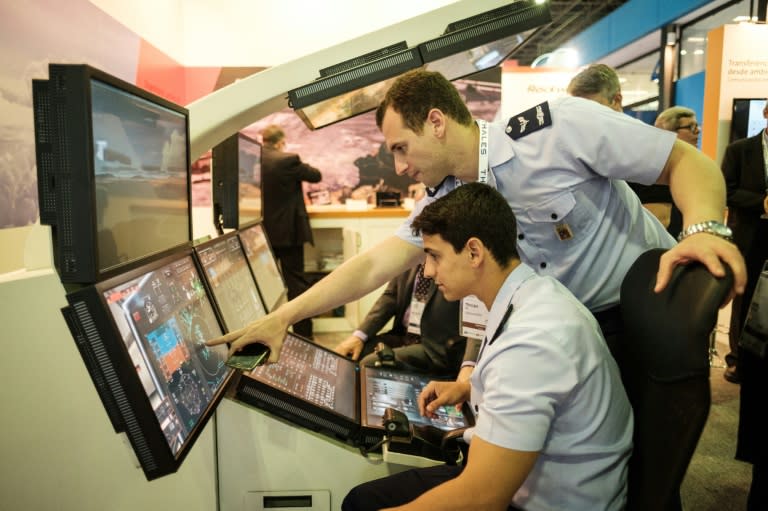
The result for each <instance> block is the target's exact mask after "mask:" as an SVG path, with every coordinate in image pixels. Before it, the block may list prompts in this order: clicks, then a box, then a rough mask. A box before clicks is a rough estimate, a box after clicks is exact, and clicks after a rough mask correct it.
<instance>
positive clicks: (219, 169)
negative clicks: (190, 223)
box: [211, 132, 264, 229]
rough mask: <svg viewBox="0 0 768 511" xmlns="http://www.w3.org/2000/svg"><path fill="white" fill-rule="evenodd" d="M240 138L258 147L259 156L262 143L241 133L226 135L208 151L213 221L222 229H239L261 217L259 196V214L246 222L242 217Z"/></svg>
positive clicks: (261, 201) (261, 200)
mask: <svg viewBox="0 0 768 511" xmlns="http://www.w3.org/2000/svg"><path fill="white" fill-rule="evenodd" d="M241 141H246V142H247V143H249V144H253V145H254V146H257V147H258V148H259V154H260V155H261V149H262V145H261V143H260V142H259V141H258V140H255V139H253V138H251V137H249V136H248V135H245V134H244V133H241V132H239V133H235V134H234V135H232V136H230V137H228V138H226V139H225V140H224V141H223V142H221V143H220V144H218V145H217V146H216V147H214V148H213V149H212V150H211V201H212V204H213V222H214V225H216V226H218V227H219V228H222V229H238V228H240V227H241V226H242V225H245V224H248V223H250V222H254V221H258V220H260V219H262V218H263V216H264V213H263V212H264V200H263V196H261V197H259V202H260V206H259V215H258V216H257V217H253V218H252V219H250V220H247V221H243V219H242V216H243V215H242V211H241V205H242V197H241V195H240V142H241ZM259 159H261V156H260V157H259Z"/></svg>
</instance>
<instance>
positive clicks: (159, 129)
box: [91, 79, 190, 271]
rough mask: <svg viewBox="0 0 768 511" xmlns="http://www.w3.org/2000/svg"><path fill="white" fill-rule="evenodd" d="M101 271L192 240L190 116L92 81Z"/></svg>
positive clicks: (97, 81) (96, 204)
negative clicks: (190, 228)
mask: <svg viewBox="0 0 768 511" xmlns="http://www.w3.org/2000/svg"><path fill="white" fill-rule="evenodd" d="M91 116H92V122H93V132H92V136H93V139H92V143H93V172H94V176H95V177H94V184H95V201H96V202H95V208H96V221H97V230H98V242H97V247H98V262H99V269H100V270H101V271H106V270H109V269H110V268H112V267H115V266H117V265H120V264H123V263H126V262H130V261H133V260H135V259H138V258H140V257H144V256H146V255H149V254H154V253H158V252H161V251H163V250H167V249H169V248H172V247H175V246H179V245H181V244H183V243H186V242H188V241H189V197H190V195H189V188H188V176H187V174H188V167H189V158H188V154H187V148H188V140H187V124H186V123H187V118H186V116H185V115H183V114H182V113H180V112H177V111H174V110H171V109H169V108H165V107H163V106H161V105H160V104H157V103H153V102H150V101H148V100H147V99H144V98H142V97H139V96H137V95H134V94H130V93H128V92H126V91H124V90H121V89H119V88H117V87H114V86H112V85H110V84H107V83H105V82H103V81H100V80H97V79H91Z"/></svg>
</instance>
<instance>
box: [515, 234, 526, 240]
mask: <svg viewBox="0 0 768 511" xmlns="http://www.w3.org/2000/svg"><path fill="white" fill-rule="evenodd" d="M517 239H519V240H524V239H525V234H523V233H520V234H518V235H517Z"/></svg>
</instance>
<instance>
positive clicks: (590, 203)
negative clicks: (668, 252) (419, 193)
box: [396, 97, 676, 311]
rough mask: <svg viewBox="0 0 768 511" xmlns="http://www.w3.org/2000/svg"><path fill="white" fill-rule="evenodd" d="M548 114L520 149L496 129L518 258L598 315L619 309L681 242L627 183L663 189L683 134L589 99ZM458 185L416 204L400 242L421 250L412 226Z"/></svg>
mask: <svg viewBox="0 0 768 511" xmlns="http://www.w3.org/2000/svg"><path fill="white" fill-rule="evenodd" d="M549 112H550V114H551V121H552V123H551V125H550V126H548V127H545V128H542V129H539V130H537V131H532V132H530V133H529V134H527V135H525V136H522V137H520V138H518V139H517V140H512V139H511V138H510V137H509V136H507V134H506V133H505V131H504V129H505V127H506V124H491V125H490V126H489V128H490V133H489V146H488V150H489V164H490V167H491V172H490V176H489V179H488V184H489V185H491V186H494V187H495V188H496V189H498V190H499V192H501V194H502V195H503V196H504V197H505V198H506V199H507V202H509V205H510V206H511V207H512V210H513V211H514V213H515V216H516V218H517V234H518V240H517V246H518V251H519V253H520V259H521V260H522V261H523V262H524V263H526V264H527V265H529V266H531V267H532V268H533V269H534V270H535V271H536V272H537V273H539V274H540V275H549V276H552V277H554V278H556V279H558V280H559V281H560V282H562V283H563V284H565V286H566V287H568V289H570V290H571V292H572V293H573V294H574V295H576V297H577V298H578V299H579V300H580V301H581V302H582V303H584V304H585V305H586V306H587V307H588V308H589V309H590V310H592V311H599V310H602V309H606V308H608V307H611V306H613V305H616V304H618V303H619V289H620V287H621V282H622V280H623V279H624V275H625V274H626V272H627V271H628V270H629V267H630V266H631V265H632V263H633V262H634V261H635V260H636V259H637V257H638V256H640V254H642V253H643V252H645V251H646V250H648V249H651V248H656V247H661V248H670V247H672V246H673V245H674V243H675V241H674V239H673V238H672V236H670V235H669V234H668V233H667V231H666V229H665V228H664V226H663V225H662V224H661V223H660V222H659V221H658V220H657V219H656V218H655V217H654V216H653V215H652V214H651V213H649V212H648V211H647V210H646V209H645V208H643V206H642V204H641V203H640V200H639V199H638V198H637V195H635V193H634V192H633V191H632V190H631V189H630V188H629V186H628V185H627V184H626V183H625V182H624V180H628V181H633V182H637V183H641V184H646V185H647V184H652V183H654V182H656V180H657V179H658V177H659V175H660V174H661V171H662V169H663V168H664V165H665V163H666V161H667V158H668V157H669V154H670V152H671V150H672V146H673V144H674V142H675V140H676V135H675V133H673V132H671V131H666V130H661V129H658V128H655V127H653V126H649V125H647V124H644V123H642V122H640V121H638V120H636V119H633V118H631V117H629V116H627V115H624V114H621V113H618V112H615V111H613V110H611V109H609V108H607V107H605V106H603V105H600V104H598V103H596V102H594V101H590V100H586V99H583V98H574V97H564V98H559V99H556V100H554V101H551V102H549ZM459 184H460V182H458V181H457V180H456V179H454V178H448V179H446V180H445V182H444V183H443V185H442V186H441V187H440V189H439V190H438V192H437V193H436V194H435V196H434V197H425V198H424V199H422V200H421V201H419V203H418V204H417V205H416V207H415V208H414V210H413V211H412V213H411V215H410V216H409V218H408V219H407V220H406V221H405V222H404V223H403V225H401V226H400V228H399V229H398V231H397V233H396V234H397V236H398V237H400V238H402V239H403V240H405V241H408V242H409V243H413V244H415V245H417V246H421V239H420V237H419V236H414V235H413V233H412V232H411V227H410V225H411V221H412V219H413V218H415V217H416V216H417V215H418V214H419V213H420V212H421V210H422V209H423V208H424V206H426V205H427V204H429V203H430V202H433V201H434V200H436V199H437V198H439V197H441V196H443V195H445V194H447V193H448V192H449V191H451V190H453V189H454V188H455V187H456V186H458V185H459Z"/></svg>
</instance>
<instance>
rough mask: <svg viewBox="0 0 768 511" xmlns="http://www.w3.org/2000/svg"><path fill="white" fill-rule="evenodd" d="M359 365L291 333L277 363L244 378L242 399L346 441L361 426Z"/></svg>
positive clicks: (353, 435) (240, 394)
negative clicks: (358, 381) (358, 382)
mask: <svg viewBox="0 0 768 511" xmlns="http://www.w3.org/2000/svg"><path fill="white" fill-rule="evenodd" d="M357 373H358V369H357V363H355V362H354V361H353V360H350V359H348V358H346V357H342V356H340V355H338V354H336V353H334V352H332V351H330V350H327V349H325V348H323V347H322V346H320V345H318V344H315V343H313V342H311V341H308V340H306V339H304V338H302V337H299V336H297V335H295V334H292V333H288V334H287V335H286V337H285V340H284V342H283V347H282V349H281V350H280V360H279V361H278V362H277V363H275V364H267V365H263V366H259V367H257V368H256V369H254V370H253V371H252V372H250V373H248V374H247V375H244V376H243V377H242V378H241V379H240V382H239V384H238V390H237V395H238V397H239V399H241V400H242V401H244V402H246V403H249V404H252V405H254V406H257V407H259V408H264V409H266V410H268V411H270V412H272V413H274V414H276V415H278V416H282V417H285V418H287V419H289V420H290V421H291V422H294V423H297V424H300V425H302V426H304V427H307V428H309V429H311V430H313V431H318V432H322V433H324V434H327V435H328V436H331V437H332V438H336V439H338V440H341V441H345V442H353V441H354V439H355V437H356V434H357V431H358V428H359V424H360V418H359V412H358V403H359V399H358V394H357V393H358V384H357Z"/></svg>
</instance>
